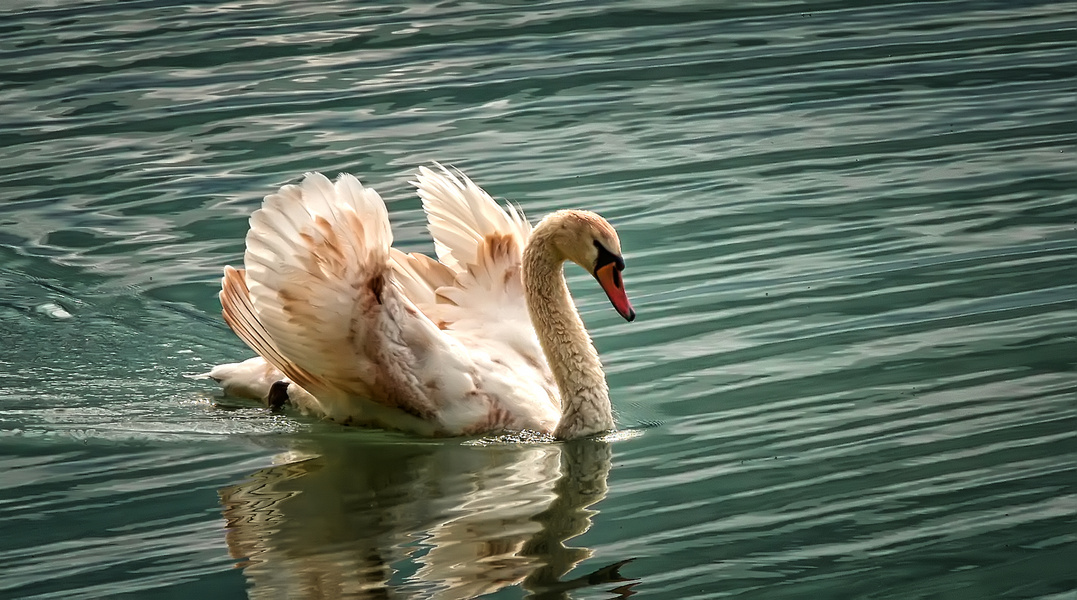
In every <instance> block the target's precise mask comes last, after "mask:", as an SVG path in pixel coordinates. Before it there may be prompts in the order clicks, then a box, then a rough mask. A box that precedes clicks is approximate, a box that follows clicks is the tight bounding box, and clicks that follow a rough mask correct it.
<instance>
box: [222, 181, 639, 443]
mask: <svg viewBox="0 0 1077 600" xmlns="http://www.w3.org/2000/svg"><path fill="white" fill-rule="evenodd" d="M437 167H438V171H434V170H431V169H427V168H425V167H422V168H420V170H419V175H418V178H417V181H415V182H413V184H414V185H415V186H416V188H417V189H418V194H419V196H420V197H421V198H422V200H423V207H424V209H425V210H426V213H427V215H428V217H429V229H430V233H431V234H432V236H433V238H434V246H435V251H436V253H437V256H438V260H437V261H435V260H433V259H431V258H429V257H426V256H423V255H418V254H404V253H402V252H400V251H398V250H396V249H393V248H392V241H393V237H392V231H391V229H390V225H389V219H388V214H387V212H386V208H385V204H384V202H383V201H382V199H381V197H380V196H379V195H378V193H377V192H375V191H374V190H373V189H371V188H367V187H364V186H363V185H362V184H360V183H359V181H358V180H357V179H356V178H355V177H353V176H352V175H346V174H344V175H341V176H339V177H338V178H337V180H336V181H330V180H329V179H327V178H326V177H325V176H323V175H321V174H319V173H308V174H307V175H306V176H305V177H304V179H303V180H302V182H301V183H300V184H298V185H286V186H284V187H282V188H281V189H280V191H278V192H277V193H276V194H271V195H269V196H267V197H266V198H265V201H264V203H263V205H262V208H261V209H259V210H257V211H255V212H254V214H253V215H252V216H251V219H250V225H251V228H250V231H249V233H248V234H247V238H246V244H247V250H246V253H245V255H244V266H245V269H244V270H237V269H233V268H231V267H226V269H225V276H224V279H223V285H222V291H221V294H220V298H221V304H222V306H223V308H224V317H225V320H226V321H227V322H228V324H229V325H230V326H231V327H232V329H233V331H235V332H236V334H237V335H238V336H239V337H240V338H241V339H243V340H244V341H245V342H246V343H247V344H248V345H249V346H250V347H251V348H252V349H253V350H254V351H255V352H257V353H258V354H259V356H260V357H261V358H262V360H263V361H264V362H261V363H260V362H259V361H258V360H257V359H252V360H250V361H246V362H244V363H240V364H238V365H221V366H218V367H216V368H215V369H214V370H213V371H211V372H210V376H211V377H213V378H214V379H217V380H218V381H220V382H221V383H222V385H224V386H225V389H226V390H227V391H231V392H233V393H238V394H240V395H246V396H251V397H261V398H266V397H267V396H268V395H269V386H271V385H272V384H273V383H274V382H275V381H278V380H284V379H286V380H287V381H288V382H290V383H289V384H288V385H287V390H288V400H289V401H290V402H291V403H293V404H295V405H297V406H298V407H300V408H301V409H303V410H304V411H305V412H308V413H313V414H316V415H319V416H324V417H327V418H330V419H333V420H336V421H339V422H342V423H349V424H360V425H374V426H381V427H389V428H395V429H403V430H407V431H413V432H416V433H420V434H424V435H461V434H464V435H467V434H477V433H485V432H495V431H510V430H524V429H529V430H536V431H541V432H550V433H554V432H558V431H569V429H571V431H572V432H573V433H571V435H578V434H580V435H585V434H587V433H593V432H595V431H601V430H604V429H608V428H610V427H612V415H611V414H610V409H609V400H608V395H607V394H606V383H605V377H604V375H602V372H601V367H600V365H599V363H598V359H597V353H595V351H594V348H593V346H592V345H591V343H590V339H589V337H588V336H587V334H586V331H585V330H584V329H583V326H582V323H581V322H580V321H579V317H578V316H577V315H576V313H575V308H574V306H572V303H571V299H570V297H569V296H568V295H567V288H565V287H564V278H563V276H559V277H558V276H557V274H551V273H552V271H551V265H556V268H557V269H559V268H560V264H561V263H562V262H563V261H564V260H566V259H568V260H573V261H575V262H577V263H579V264H581V265H582V266H584V267H585V268H588V270H591V271H592V273H598V269H599V267H601V266H603V265H601V264H599V262H600V261H601V257H600V255H599V251H598V250H597V248H599V247H602V248H607V249H608V251H607V252H606V255H609V256H616V260H617V261H620V256H619V255H620V244H619V241H618V240H617V238H616V233H615V232H613V229H612V228H611V227H610V226H609V225H608V223H606V222H605V221H604V220H602V219H601V217H598V216H597V215H594V214H593V213H587V212H584V211H562V212H560V213H555V214H554V215H551V217H548V218H547V219H546V220H545V221H544V222H543V224H542V225H540V227H539V229H537V230H535V232H532V228H531V225H530V224H529V223H528V222H527V220H526V219H525V218H524V216H523V215H522V214H521V213H520V212H519V211H518V210H517V209H515V208H514V207H512V206H508V207H506V208H502V207H499V206H498V205H497V203H496V202H494V200H493V199H492V198H490V196H489V195H488V194H486V192H484V191H483V190H482V189H481V188H479V187H478V186H477V185H475V184H474V183H473V182H472V181H471V180H470V179H468V178H467V177H465V176H464V175H463V174H461V173H459V172H456V173H453V172H450V171H449V170H447V169H445V168H443V167H441V166H440V165H437ZM566 240H568V241H567V242H566ZM529 242H531V243H533V244H534V247H533V248H531V249H530V250H529V255H535V256H536V257H538V258H535V259H533V260H532V262H534V263H535V264H536V265H537V266H536V268H530V269H529V266H528V265H525V264H524V262H525V259H524V255H525V253H524V250H525V248H527V245H528V243H529ZM540 246H541V248H540ZM539 250H541V251H539ZM540 263H541V264H540ZM618 265H619V266H618V273H619V270H620V268H623V261H621V262H619V263H618ZM531 272H533V273H539V272H541V273H542V277H543V278H544V279H545V280H549V281H538V280H535V278H534V277H533V276H532V278H531V279H530V280H529V279H528V278H527V274H528V273H531ZM558 273H559V271H558ZM596 277H598V275H597V274H596ZM600 281H602V279H601V278H600ZM616 281H617V288H616V290H614V291H613V292H611V289H610V286H607V285H606V283H605V282H603V287H605V288H606V290H607V293H610V294H611V296H610V297H611V300H614V304H615V306H618V310H621V311H622V314H625V316H626V318H630V316H629V314H626V313H625V312H624V310H623V309H622V308H621V307H620V305H618V301H617V299H616V298H615V294H616V293H617V292H618V291H619V294H620V295H621V296H622V297H623V290H620V287H619V284H620V277H619V274H618V276H617V278H616ZM532 288H542V289H532ZM562 290H563V294H561V293H560V292H561V291H562ZM536 294H537V295H538V296H542V297H543V298H546V300H545V301H543V302H542V303H539V305H536V303H535V302H533V301H532V302H530V312H529V301H528V298H529V296H530V297H532V300H533V299H534V297H536ZM543 294H544V295H543ZM555 296H556V297H555ZM551 298H552V299H551ZM623 303H624V306H627V307H628V308H627V311H628V312H629V313H631V307H630V306H628V300H627V297H624V298H623ZM566 304H567V305H566ZM547 305H548V306H547ZM536 306H537V308H536ZM536 310H538V311H539V312H540V313H542V314H539V315H536V314H534V313H535V311H536ZM632 316H634V313H632ZM533 319H534V321H535V322H536V323H548V324H547V325H545V326H546V327H553V328H554V329H556V333H557V335H556V336H554V337H556V338H557V339H558V341H556V342H552V343H554V345H555V346H557V347H554V348H549V347H545V346H549V343H548V340H549V339H553V338H551V336H550V335H542V336H540V335H537V334H536V329H535V327H534V326H533V325H532V321H533ZM540 327H543V326H542V325H540ZM540 333H541V332H540ZM562 334H565V335H567V337H565V335H562ZM540 337H541V338H542V339H543V341H542V342H541V343H540ZM564 344H567V345H568V347H565V348H561V347H560V346H559V345H564ZM562 350H563V351H564V352H562ZM581 352H582V353H583V354H586V355H589V356H592V357H593V360H590V361H589V359H587V357H586V356H585V357H584V359H582V360H583V362H582V363H581V362H580V360H581V359H580V358H579V356H582V355H581V354H580V353H581ZM551 353H552V354H551ZM565 362H577V363H579V364H575V365H568V364H562V363H565ZM266 363H268V364H266ZM551 363H552V364H551ZM551 367H552V368H551ZM596 371H597V373H596ZM581 372H583V373H584V374H583V375H580V373H581ZM278 374H279V378H278ZM581 377H582V379H581ZM569 381H571V383H572V387H573V389H576V388H577V387H579V386H581V385H582V386H583V387H582V388H581V389H582V390H583V393H582V394H581V393H579V390H576V391H575V392H573V397H567V398H566V397H563V396H564V391H563V390H561V389H559V385H558V384H559V383H561V384H562V387H563V386H564V383H565V382H569ZM581 382H582V383H581ZM592 392H594V393H592ZM595 394H598V396H600V398H599V399H598V401H597V408H595V410H597V411H598V413H599V414H594V415H591V414H584V415H579V414H576V413H578V412H579V410H578V409H579V408H580V406H579V405H580V402H583V403H585V404H587V405H588V406H590V405H592V404H596V400H595ZM576 396H578V398H577V397H576ZM563 401H564V402H567V403H568V404H569V405H572V409H573V410H569V409H570V406H568V405H565V406H563ZM603 401H604V406H602V405H603ZM587 410H590V409H587ZM603 411H604V412H605V414H601V413H603ZM569 413H572V414H573V415H574V416H573V417H572V419H574V420H575V421H579V422H577V423H575V424H573V426H572V427H571V428H569V429H566V423H564V422H563V421H564V418H563V415H568V414H569ZM559 424H560V428H559ZM579 432H583V433H579ZM571 435H566V436H567V437H571Z"/></svg>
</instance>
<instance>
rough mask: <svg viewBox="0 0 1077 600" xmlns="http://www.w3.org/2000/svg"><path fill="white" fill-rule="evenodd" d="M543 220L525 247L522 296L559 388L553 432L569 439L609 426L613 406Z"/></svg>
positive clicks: (604, 379) (561, 263) (562, 260)
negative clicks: (556, 422) (559, 418)
mask: <svg viewBox="0 0 1077 600" xmlns="http://www.w3.org/2000/svg"><path fill="white" fill-rule="evenodd" d="M547 225H550V224H549V223H548V222H546V221H543V222H542V223H540V224H539V225H538V227H536V228H535V230H534V231H533V232H532V233H531V237H530V239H528V243H527V247H526V248H524V257H523V283H524V296H525V297H526V298H527V309H528V312H529V313H530V314H531V323H532V324H533V325H534V326H535V332H536V333H537V334H538V338H539V343H541V344H542V350H543V352H544V353H545V354H546V360H547V361H548V362H549V363H550V369H551V370H552V371H553V376H554V380H555V381H556V382H557V387H558V389H559V390H560V393H561V421H560V422H559V423H558V425H557V430H556V431H555V432H554V436H556V437H558V438H561V439H569V438H577V437H582V436H586V435H591V434H593V433H598V432H601V431H607V430H609V429H613V410H612V407H611V406H610V396H609V388H608V387H607V385H606V375H605V374H604V373H603V371H602V363H601V362H600V361H599V359H598V351H596V350H595V347H594V345H593V344H592V343H591V337H590V336H589V335H587V329H585V328H584V326H583V321H581V320H580V315H579V313H578V312H576V306H575V304H573V302H572V296H571V295H570V294H569V291H568V285H567V284H566V283H565V275H564V268H563V265H564V262H565V259H564V258H563V257H561V256H559V255H558V253H557V252H556V251H555V248H554V244H553V241H552V235H550V232H549V229H550V227H544V226H547Z"/></svg>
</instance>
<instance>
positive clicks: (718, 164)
mask: <svg viewBox="0 0 1077 600" xmlns="http://www.w3.org/2000/svg"><path fill="white" fill-rule="evenodd" d="M1075 24H1077V7H1075V5H1074V4H1073V3H1072V2H1066V1H1059V2H1051V1H1042V2H1038V1H1029V2H959V1H941V2H931V3H898V4H894V3H889V2H875V3H873V2H852V1H843V0H835V1H833V2H820V3H816V4H814V5H813V4H806V3H793V2H788V1H786V0H775V1H770V2H756V3H719V2H697V3H685V4H683V5H672V4H670V3H667V2H658V1H653V0H652V1H637V2H631V1H628V2H621V3H608V4H604V3H588V2H580V1H554V2H534V3H529V2H505V3H499V4H487V3H483V2H454V1H446V2H435V3H418V2H416V3H409V4H405V5H395V4H373V3H347V2H320V3H317V5H315V4H313V3H311V4H307V3H301V2H285V1H283V0H263V1H251V2H187V3H172V2H160V1H157V0H153V1H141V0H135V1H131V2H122V3H113V2H26V1H23V0H8V1H7V2H5V3H4V5H3V6H2V7H0V340H2V343H0V523H2V524H3V535H0V597H3V598H64V599H79V598H102V597H109V598H113V597H119V598H139V597H153V598H206V599H208V598H237V597H243V596H244V595H249V596H250V597H254V598H336V597H356V598H439V599H440V598H465V597H472V596H476V595H480V594H490V595H492V597H495V598H519V597H525V596H529V597H534V598H616V597H627V596H628V595H630V594H632V593H638V594H640V597H643V598H674V599H685V598H725V597H736V598H766V599H774V598H806V597H812V598H872V599H882V598H895V599H896V598H901V599H908V598H938V599H953V598H969V599H982V598H1044V599H1047V598H1051V599H1062V598H1068V599H1073V598H1077V569H1075V568H1074V564H1077V26H1075ZM434 160H437V161H441V162H444V163H448V164H453V165H456V166H457V167H460V168H461V169H463V170H464V171H465V172H467V173H468V174H469V175H470V176H471V177H472V178H473V179H475V180H476V181H477V182H478V183H479V184H480V185H482V186H484V187H485V188H486V189H487V190H488V191H489V192H490V193H491V194H493V195H494V196H495V197H498V198H506V199H511V200H512V201H514V202H516V203H518V204H519V205H521V206H522V207H523V209H524V210H525V211H526V212H527V214H528V215H529V216H530V217H531V219H532V220H535V219H537V218H539V217H541V216H542V215H543V214H545V213H546V212H548V211H551V210H553V209H556V208H568V207H580V208H590V209H593V210H596V211H598V212H601V213H602V214H603V215H605V216H606V217H607V218H608V219H609V220H610V221H612V222H613V223H614V224H615V225H616V227H617V228H618V230H619V232H620V235H621V240H622V243H623V246H624V249H625V255H626V260H627V263H628V269H627V270H626V272H625V282H626V285H627V288H628V290H629V294H630V296H631V297H632V299H633V302H634V304H635V308H636V310H637V312H638V315H639V317H638V318H637V320H636V321H635V322H634V323H625V322H624V321H623V320H621V319H620V317H618V316H617V315H616V313H614V312H613V310H612V309H610V307H609V305H608V302H607V301H606V299H605V298H604V297H603V295H602V293H601V291H600V290H599V288H598V287H597V286H596V285H594V284H593V282H592V281H590V279H589V278H588V277H587V275H586V274H584V273H582V272H580V271H579V270H578V269H576V270H572V271H570V274H571V276H570V285H571V286H572V288H573V290H574V294H575V295H576V298H577V301H578V304H579V306H580V309H581V312H582V313H583V316H584V319H585V321H586V322H587V324H588V326H589V328H590V329H591V331H592V332H593V334H594V337H595V341H596V344H597V346H598V348H599V351H600V353H601V354H602V357H603V360H604V362H605V365H606V368H607V372H608V377H609V382H610V385H611V389H612V397H613V401H614V405H615V407H616V409H617V412H618V420H619V425H620V428H621V430H622V433H621V434H620V435H619V436H616V437H615V438H614V439H611V440H605V441H594V440H583V441H578V442H573V443H567V444H551V443H536V442H528V441H527V440H523V441H514V440H505V439H496V440H441V441H431V440H423V439H417V438H414V437H409V436H405V435H400V434H393V433H385V432H376V431H364V430H357V429H347V428H343V427H336V426H333V425H329V424H326V423H320V422H317V421H315V420H312V419H308V418H304V417H301V416H296V415H287V414H286V415H274V414H270V413H269V412H267V411H266V410H263V409H260V408H258V407H254V406H251V405H246V404H243V403H242V402H235V401H228V400H225V399H222V398H221V397H220V396H219V394H218V393H217V391H216V390H215V389H214V387H213V386H212V385H209V383H208V382H206V381H202V380H196V379H191V378H189V376H190V375H195V374H198V373H201V372H203V371H206V370H207V369H208V368H209V367H210V366H212V365H215V364H218V363H221V362H232V361H237V360H241V359H244V358H247V357H248V356H250V352H249V351H248V350H247V349H246V348H245V347H244V345H243V344H242V343H241V342H240V341H239V340H238V339H237V338H236V337H235V336H234V335H233V334H232V333H231V332H230V331H229V330H228V329H227V327H226V326H225V325H224V324H223V322H222V320H221V318H220V315H219V312H220V307H219V305H218V303H217V299H216V292H217V289H218V286H219V277H220V274H221V269H222V267H223V266H224V265H226V264H239V262H240V261H241V257H242V250H243V236H244V234H245V232H246V230H247V217H248V215H249V213H250V212H251V211H252V210H254V209H255V208H256V207H257V206H258V205H259V202H260V199H261V197H262V196H264V195H265V194H267V193H270V192H272V191H274V190H275V189H276V188H277V187H278V186H280V185H282V184H284V183H287V182H291V181H295V180H296V178H297V177H298V176H299V175H301V174H302V173H303V172H304V171H308V170H320V171H324V172H326V173H328V174H330V175H335V174H336V173H337V172H340V171H348V172H352V173H355V174H357V175H358V176H360V177H361V178H362V179H363V181H364V182H365V183H367V184H369V185H372V186H374V187H375V188H376V189H377V190H379V191H380V192H381V194H382V195H383V197H385V198H386V201H387V202H388V204H389V207H390V213H391V218H392V220H393V224H394V229H395V232H396V238H397V240H398V243H399V244H400V245H401V246H403V247H404V248H405V249H407V250H412V251H414V250H418V251H425V252H430V251H431V250H432V248H431V244H430V242H429V238H428V236H427V234H426V232H425V230H424V218H423V215H422V212H421V208H420V203H419V200H418V198H416V197H415V196H414V194H413V192H412V191H411V188H410V186H409V185H408V184H407V181H408V180H409V179H410V178H411V177H412V176H413V173H414V172H415V171H414V169H415V168H416V167H417V166H418V165H420V164H429V163H430V162H431V161H434Z"/></svg>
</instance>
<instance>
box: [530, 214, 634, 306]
mask: <svg viewBox="0 0 1077 600" xmlns="http://www.w3.org/2000/svg"><path fill="white" fill-rule="evenodd" d="M547 219H552V220H555V222H556V223H557V225H558V227H556V228H555V230H554V232H555V233H554V236H553V245H554V248H555V249H556V251H557V252H558V253H560V255H561V256H560V258H563V259H564V260H570V261H572V262H574V263H576V264H577V265H580V266H581V267H583V268H584V269H585V270H587V272H588V273H590V274H591V275H593V276H594V278H595V279H597V280H598V284H599V285H601V286H602V289H603V290H604V291H605V292H606V296H607V297H609V299H610V302H611V303H612V304H613V308H615V309H617V312H618V313H619V314H620V315H621V316H622V317H624V318H625V319H626V320H628V321H631V320H632V319H635V318H636V311H634V310H632V303H631V302H629V301H628V295H627V294H625V289H624V282H623V281H622V280H621V271H624V268H625V261H624V258H623V257H622V256H621V241H620V240H619V239H617V232H616V231H614V229H613V226H612V225H610V224H609V222H608V221H606V219H603V218H602V217H600V216H599V215H597V214H595V213H593V212H590V211H586V210H562V211H557V212H555V213H553V214H552V215H550V216H549V217H547Z"/></svg>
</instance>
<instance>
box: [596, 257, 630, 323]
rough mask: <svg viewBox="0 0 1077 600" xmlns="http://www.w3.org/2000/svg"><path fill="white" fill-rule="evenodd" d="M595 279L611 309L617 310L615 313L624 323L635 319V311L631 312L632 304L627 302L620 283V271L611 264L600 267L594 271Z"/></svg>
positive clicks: (626, 296)
mask: <svg viewBox="0 0 1077 600" xmlns="http://www.w3.org/2000/svg"><path fill="white" fill-rule="evenodd" d="M595 279H597V280H598V284H599V285H601V286H602V289H603V290H604V291H605V292H606V296H607V297H609V299H610V302H611V303H612V304H613V308H615V309H617V312H618V313H619V314H620V315H621V316H622V317H624V318H625V320H626V321H631V320H632V319H635V318H636V311H634V310H632V303H631V302H629V301H628V295H627V294H625V289H624V286H623V285H622V283H621V270H620V269H618V268H617V266H616V265H614V264H613V263H609V264H605V265H602V266H601V267H599V268H598V269H596V270H595Z"/></svg>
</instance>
